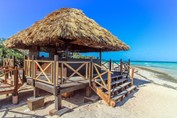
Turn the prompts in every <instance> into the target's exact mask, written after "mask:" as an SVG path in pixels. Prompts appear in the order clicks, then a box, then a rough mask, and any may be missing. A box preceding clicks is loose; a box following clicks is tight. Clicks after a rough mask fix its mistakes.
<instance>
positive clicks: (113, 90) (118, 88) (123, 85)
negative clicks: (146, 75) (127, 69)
mask: <svg viewBox="0 0 177 118" xmlns="http://www.w3.org/2000/svg"><path fill="white" fill-rule="evenodd" d="M130 84H131V83H130V82H126V83H124V84H121V85H119V86H117V87H115V88H114V89H111V92H116V91H118V90H120V89H122V88H125V87H126V86H128V85H130ZM106 94H108V91H107V92H106Z"/></svg>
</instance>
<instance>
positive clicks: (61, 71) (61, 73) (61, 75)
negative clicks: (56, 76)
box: [60, 62, 64, 84]
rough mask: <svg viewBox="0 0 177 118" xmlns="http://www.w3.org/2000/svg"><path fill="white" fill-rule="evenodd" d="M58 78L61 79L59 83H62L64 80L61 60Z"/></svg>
mask: <svg viewBox="0 0 177 118" xmlns="http://www.w3.org/2000/svg"><path fill="white" fill-rule="evenodd" d="M60 79H61V84H63V83H64V80H63V62H61V67H60Z"/></svg>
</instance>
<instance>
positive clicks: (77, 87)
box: [60, 84, 89, 94]
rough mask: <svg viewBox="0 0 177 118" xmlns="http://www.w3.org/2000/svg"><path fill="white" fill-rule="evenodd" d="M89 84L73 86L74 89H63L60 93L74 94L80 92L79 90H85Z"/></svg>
mask: <svg viewBox="0 0 177 118" xmlns="http://www.w3.org/2000/svg"><path fill="white" fill-rule="evenodd" d="M88 86H89V84H80V85H76V86H73V87H66V88H65V87H61V90H60V93H61V94H62V93H66V92H73V91H76V90H79V89H84V88H86V87H88Z"/></svg>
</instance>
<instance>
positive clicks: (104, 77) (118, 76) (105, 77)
mask: <svg viewBox="0 0 177 118" xmlns="http://www.w3.org/2000/svg"><path fill="white" fill-rule="evenodd" d="M120 77H122V75H112V76H111V79H116V78H120ZM102 78H103V80H104V81H107V80H108V77H107V76H103V77H102ZM97 81H98V82H100V81H101V80H100V78H99V77H98V79H97Z"/></svg>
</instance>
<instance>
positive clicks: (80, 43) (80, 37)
mask: <svg viewBox="0 0 177 118" xmlns="http://www.w3.org/2000/svg"><path fill="white" fill-rule="evenodd" d="M66 44H67V45H70V50H72V51H81V52H82V51H98V50H100V49H101V50H102V51H119V50H128V49H129V47H128V46H127V45H126V44H124V43H123V42H122V41H120V40H119V39H118V38H117V37H115V36H114V35H112V34H111V33H110V32H109V31H108V30H106V29H104V28H103V27H101V26H100V25H99V24H97V23H96V22H95V21H94V20H92V19H90V18H88V17H86V16H85V14H84V13H83V12H82V11H80V10H78V9H73V8H62V9H60V10H57V11H55V12H53V13H51V14H49V15H48V16H46V17H45V18H44V19H42V20H40V21H38V22H36V23H34V24H33V25H32V26H31V27H29V28H27V29H25V30H22V31H21V32H19V33H17V34H15V35H14V36H12V37H10V38H9V39H8V40H7V41H6V42H5V46H6V47H7V48H21V49H29V47H32V46H40V47H55V46H56V47H58V48H60V49H64V48H66Z"/></svg>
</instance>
